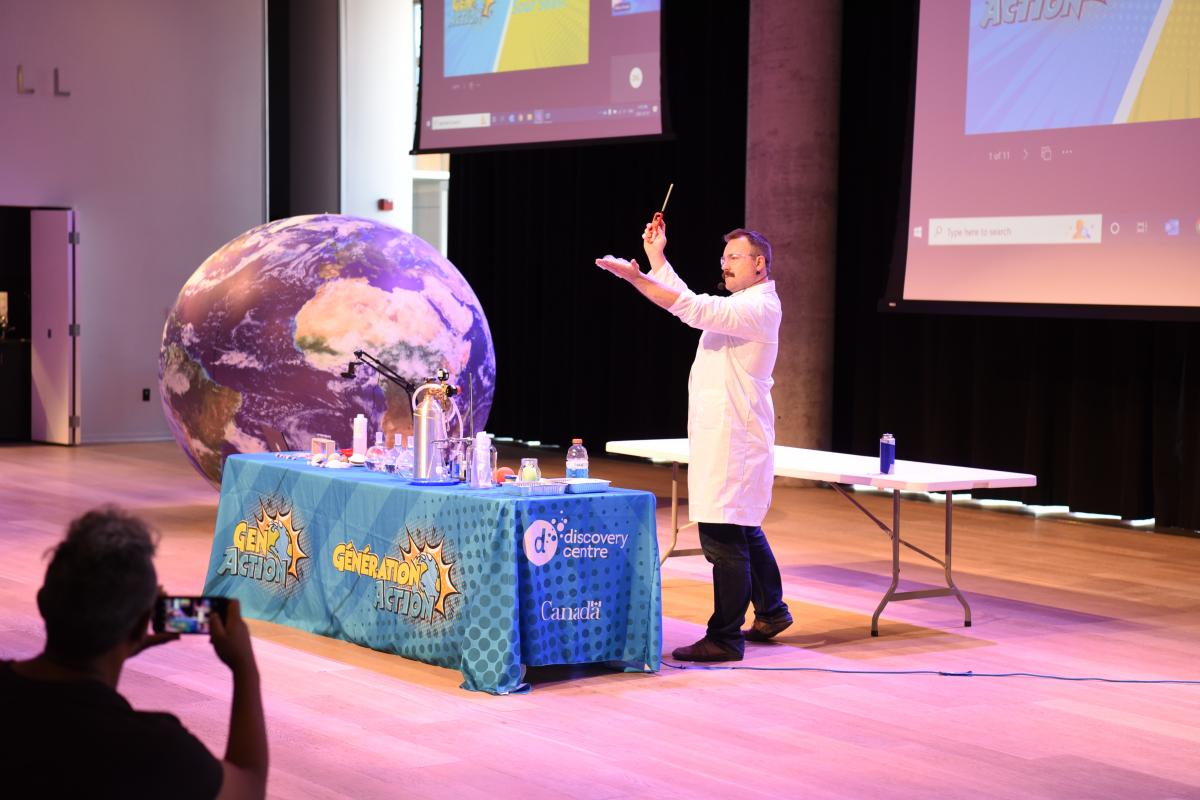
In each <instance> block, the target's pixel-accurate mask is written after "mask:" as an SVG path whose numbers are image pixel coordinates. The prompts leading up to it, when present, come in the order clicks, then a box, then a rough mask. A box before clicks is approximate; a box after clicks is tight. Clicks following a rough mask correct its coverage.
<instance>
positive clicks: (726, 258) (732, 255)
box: [721, 253, 758, 267]
mask: <svg viewBox="0 0 1200 800" xmlns="http://www.w3.org/2000/svg"><path fill="white" fill-rule="evenodd" d="M735 258H758V254H757V253H730V254H729V255H727V256H721V266H722V267H723V266H725V262H726V261H733V260H734V259H735Z"/></svg>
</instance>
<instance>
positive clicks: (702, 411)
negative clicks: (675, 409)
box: [691, 389, 726, 431]
mask: <svg viewBox="0 0 1200 800" xmlns="http://www.w3.org/2000/svg"><path fill="white" fill-rule="evenodd" d="M725 413H726V410H725V393H724V392H722V391H720V390H718V389H702V390H700V391H698V392H696V393H695V394H694V395H693V398H692V415H691V416H692V425H693V426H694V427H695V429H696V430H698V431H713V430H717V429H718V428H720V427H721V426H722V424H723V423H724V422H725Z"/></svg>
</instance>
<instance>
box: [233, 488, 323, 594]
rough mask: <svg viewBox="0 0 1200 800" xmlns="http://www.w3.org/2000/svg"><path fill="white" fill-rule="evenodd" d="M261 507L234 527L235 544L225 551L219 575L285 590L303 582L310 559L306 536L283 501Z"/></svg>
mask: <svg viewBox="0 0 1200 800" xmlns="http://www.w3.org/2000/svg"><path fill="white" fill-rule="evenodd" d="M258 508H259V511H258V513H257V514H256V515H254V516H253V517H252V518H251V519H250V520H245V519H243V520H241V521H239V522H238V524H237V525H236V526H235V527H234V529H233V535H232V537H231V538H232V541H233V544H232V545H230V546H229V547H226V548H225V556H224V558H223V559H222V560H221V566H220V567H218V568H217V574H218V575H232V576H234V577H238V578H245V579H247V580H252V581H256V582H258V583H262V584H265V585H267V586H270V587H277V588H280V589H283V588H286V587H287V586H288V585H289V583H291V584H295V583H297V582H299V581H300V577H301V572H300V569H299V565H300V562H301V561H303V560H305V559H307V558H308V554H307V553H306V552H304V545H303V543H302V541H301V539H302V538H306V537H304V531H303V528H302V527H301V526H300V525H299V524H298V523H297V521H296V520H295V518H294V517H293V516H292V511H291V510H290V509H289V510H288V511H286V512H284V511H283V510H282V509H283V508H284V504H283V502H281V501H278V500H268V501H267V502H265V503H259V506H258ZM289 579H290V580H289Z"/></svg>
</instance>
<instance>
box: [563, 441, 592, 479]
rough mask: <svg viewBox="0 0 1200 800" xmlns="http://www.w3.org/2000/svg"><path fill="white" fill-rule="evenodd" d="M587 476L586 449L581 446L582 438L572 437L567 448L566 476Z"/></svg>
mask: <svg viewBox="0 0 1200 800" xmlns="http://www.w3.org/2000/svg"><path fill="white" fill-rule="evenodd" d="M587 476H588V456H587V450H586V449H584V447H583V439H572V440H571V446H570V447H569V448H567V477H568V478H586V477H587Z"/></svg>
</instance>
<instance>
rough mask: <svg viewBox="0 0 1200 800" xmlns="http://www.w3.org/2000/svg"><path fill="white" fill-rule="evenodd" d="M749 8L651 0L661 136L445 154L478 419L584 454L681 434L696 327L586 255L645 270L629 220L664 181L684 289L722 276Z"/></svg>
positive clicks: (738, 164) (732, 222)
mask: <svg viewBox="0 0 1200 800" xmlns="http://www.w3.org/2000/svg"><path fill="white" fill-rule="evenodd" d="M747 9H748V6H747V4H746V3H744V2H733V3H726V2H721V3H715V2H714V3H708V2H704V3H693V2H684V0H675V1H674V2H665V3H663V15H664V17H663V18H664V26H663V27H664V35H663V48H664V59H665V67H666V82H667V85H668V86H669V87H671V88H670V91H669V95H668V97H667V104H668V112H669V119H670V120H671V122H672V125H673V129H674V137H673V138H672V139H669V140H667V141H659V142H654V143H631V144H619V145H612V144H606V145H585V146H576V147H561V148H550V149H547V148H538V149H527V150H516V151H506V152H491V153H471V154H462V155H454V156H452V157H451V162H450V164H451V166H450V175H451V178H450V211H449V213H450V219H451V220H452V222H451V225H450V241H449V246H448V251H449V252H448V253H447V255H448V256H449V258H450V260H451V261H452V262H453V263H454V265H455V266H456V267H458V269H459V270H460V271H461V272H462V273H463V275H464V276H466V278H467V280H468V281H469V282H470V284H471V286H472V288H473V289H474V290H475V292H476V293H477V294H478V296H479V299H480V302H481V303H482V305H483V308H484V311H485V313H486V314H487V317H488V322H489V324H490V326H491V330H492V338H493V341H494V343H495V347H496V394H495V402H494V404H493V406H492V412H491V417H490V419H489V422H488V429H489V431H492V432H494V433H496V434H497V435H501V436H505V435H507V436H516V437H519V438H523V439H537V440H541V441H544V442H547V443H554V444H560V445H565V444H569V443H570V439H571V438H572V437H574V436H581V437H583V438H584V442H585V444H586V445H587V446H589V447H590V448H591V452H594V453H602V452H603V444H604V442H605V441H609V440H612V439H639V438H651V437H668V436H669V437H680V436H685V435H686V432H687V375H688V369H689V367H690V365H691V360H692V355H693V353H694V352H695V349H696V342H697V340H698V338H699V334H698V333H697V332H696V331H694V330H692V329H690V328H687V327H686V326H684V325H683V324H682V323H680V322H679V321H678V320H676V319H675V318H674V317H672V316H671V315H670V314H668V313H667V312H665V311H663V310H662V309H660V308H658V307H657V306H654V305H652V304H651V303H650V302H649V301H648V300H646V299H644V298H643V297H642V296H641V295H640V294H638V293H637V292H636V291H635V290H634V289H633V288H632V287H631V286H629V284H627V283H625V282H624V281H621V280H619V279H618V278H616V277H614V276H612V275H610V274H609V273H607V272H604V271H602V270H600V269H599V268H598V267H596V266H595V263H594V261H595V259H596V258H597V257H599V256H603V255H606V254H609V253H611V254H613V255H618V256H622V257H625V258H632V257H637V258H638V262H639V264H642V265H643V266H645V259H644V257H643V256H642V251H641V232H642V228H643V226H644V225H645V223H646V222H648V221H649V220H650V217H651V216H652V215H653V213H654V212H655V211H657V210H658V208H659V206H660V205H661V204H662V201H663V196H664V195H665V193H666V190H667V186H668V184H670V183H674V184H675V189H674V191H673V193H672V194H671V201H670V205H669V206H668V207H667V213H666V218H667V220H668V238H669V244H668V247H667V255H668V257H669V258H670V260H671V263H672V265H673V266H674V267H675V268H676V270H677V271H678V272H679V274H680V275H681V276H682V277H683V279H684V280H685V281H687V282H688V284H689V285H690V286H691V287H692V288H693V289H695V290H696V291H709V292H711V291H713V288H714V287H715V285H716V283H717V282H718V281H719V280H720V266H719V264H718V258H719V257H720V255H721V250H722V248H723V247H724V242H723V241H722V240H721V236H722V235H723V234H724V233H726V232H727V231H729V230H731V229H733V228H736V227H738V226H740V225H741V224H742V222H743V209H744V205H745V203H744V200H745V188H744V182H745V160H746V120H745V113H746V70H747V52H746V41H747V38H748V22H749V20H748V11H747Z"/></svg>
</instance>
